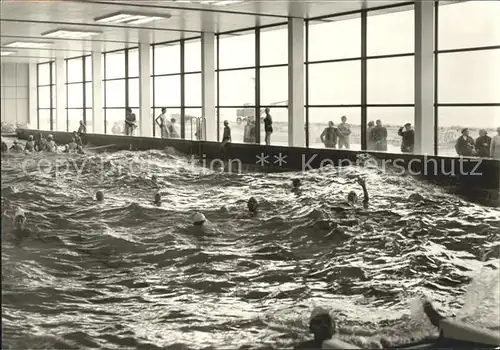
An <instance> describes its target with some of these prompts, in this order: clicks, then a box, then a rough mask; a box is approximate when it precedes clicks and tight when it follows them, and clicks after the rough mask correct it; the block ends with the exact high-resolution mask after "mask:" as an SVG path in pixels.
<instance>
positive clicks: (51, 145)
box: [45, 134, 57, 152]
mask: <svg viewBox="0 0 500 350" xmlns="http://www.w3.org/2000/svg"><path fill="white" fill-rule="evenodd" d="M45 150H46V151H47V152H57V145H56V143H55V141H54V136H52V134H51V135H49V136H47V143H46V144H45Z"/></svg>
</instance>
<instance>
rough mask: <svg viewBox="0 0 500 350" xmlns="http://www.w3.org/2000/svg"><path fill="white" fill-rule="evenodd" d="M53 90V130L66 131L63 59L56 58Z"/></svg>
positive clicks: (64, 67) (66, 116)
mask: <svg viewBox="0 0 500 350" xmlns="http://www.w3.org/2000/svg"><path fill="white" fill-rule="evenodd" d="M54 68H55V70H56V72H55V73H56V74H55V78H56V81H55V88H56V105H55V115H53V117H55V120H54V121H53V128H54V130H57V131H67V130H68V114H67V113H66V66H65V64H64V58H56V62H55V67H54Z"/></svg>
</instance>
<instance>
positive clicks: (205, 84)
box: [201, 33, 217, 141]
mask: <svg viewBox="0 0 500 350" xmlns="http://www.w3.org/2000/svg"><path fill="white" fill-rule="evenodd" d="M214 55H215V35H214V33H202V34H201V94H202V116H203V117H204V118H205V129H204V130H203V131H204V132H202V135H203V134H204V135H203V136H205V137H204V138H205V140H207V141H217V116H216V115H215V91H214V90H215V60H214ZM202 129H203V123H202ZM202 139H203V137H202Z"/></svg>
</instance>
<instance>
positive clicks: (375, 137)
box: [371, 119, 387, 152]
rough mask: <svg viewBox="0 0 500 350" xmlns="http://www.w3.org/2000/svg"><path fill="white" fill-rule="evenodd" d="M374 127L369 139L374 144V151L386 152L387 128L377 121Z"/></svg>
mask: <svg viewBox="0 0 500 350" xmlns="http://www.w3.org/2000/svg"><path fill="white" fill-rule="evenodd" d="M375 123H376V125H375V127H374V128H373V129H372V133H371V139H372V141H373V142H374V144H375V151H381V152H386V151H387V128H386V127H385V126H383V125H382V121H381V120H380V119H377V121H376V122H375Z"/></svg>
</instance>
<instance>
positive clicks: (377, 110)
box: [367, 107, 415, 153]
mask: <svg viewBox="0 0 500 350" xmlns="http://www.w3.org/2000/svg"><path fill="white" fill-rule="evenodd" d="M367 117H368V121H369V122H373V123H374V125H375V127H376V126H377V123H376V121H377V120H380V121H381V128H380V127H377V128H376V129H375V131H372V129H373V128H372V127H370V126H368V127H367V148H368V149H369V150H375V151H387V152H392V153H399V152H401V141H402V138H401V136H399V135H398V131H399V129H400V128H404V125H405V124H406V123H411V124H412V128H413V124H414V119H415V109H414V108H413V107H368V109H367ZM384 128H385V130H386V131H387V137H384V134H385V132H384Z"/></svg>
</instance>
